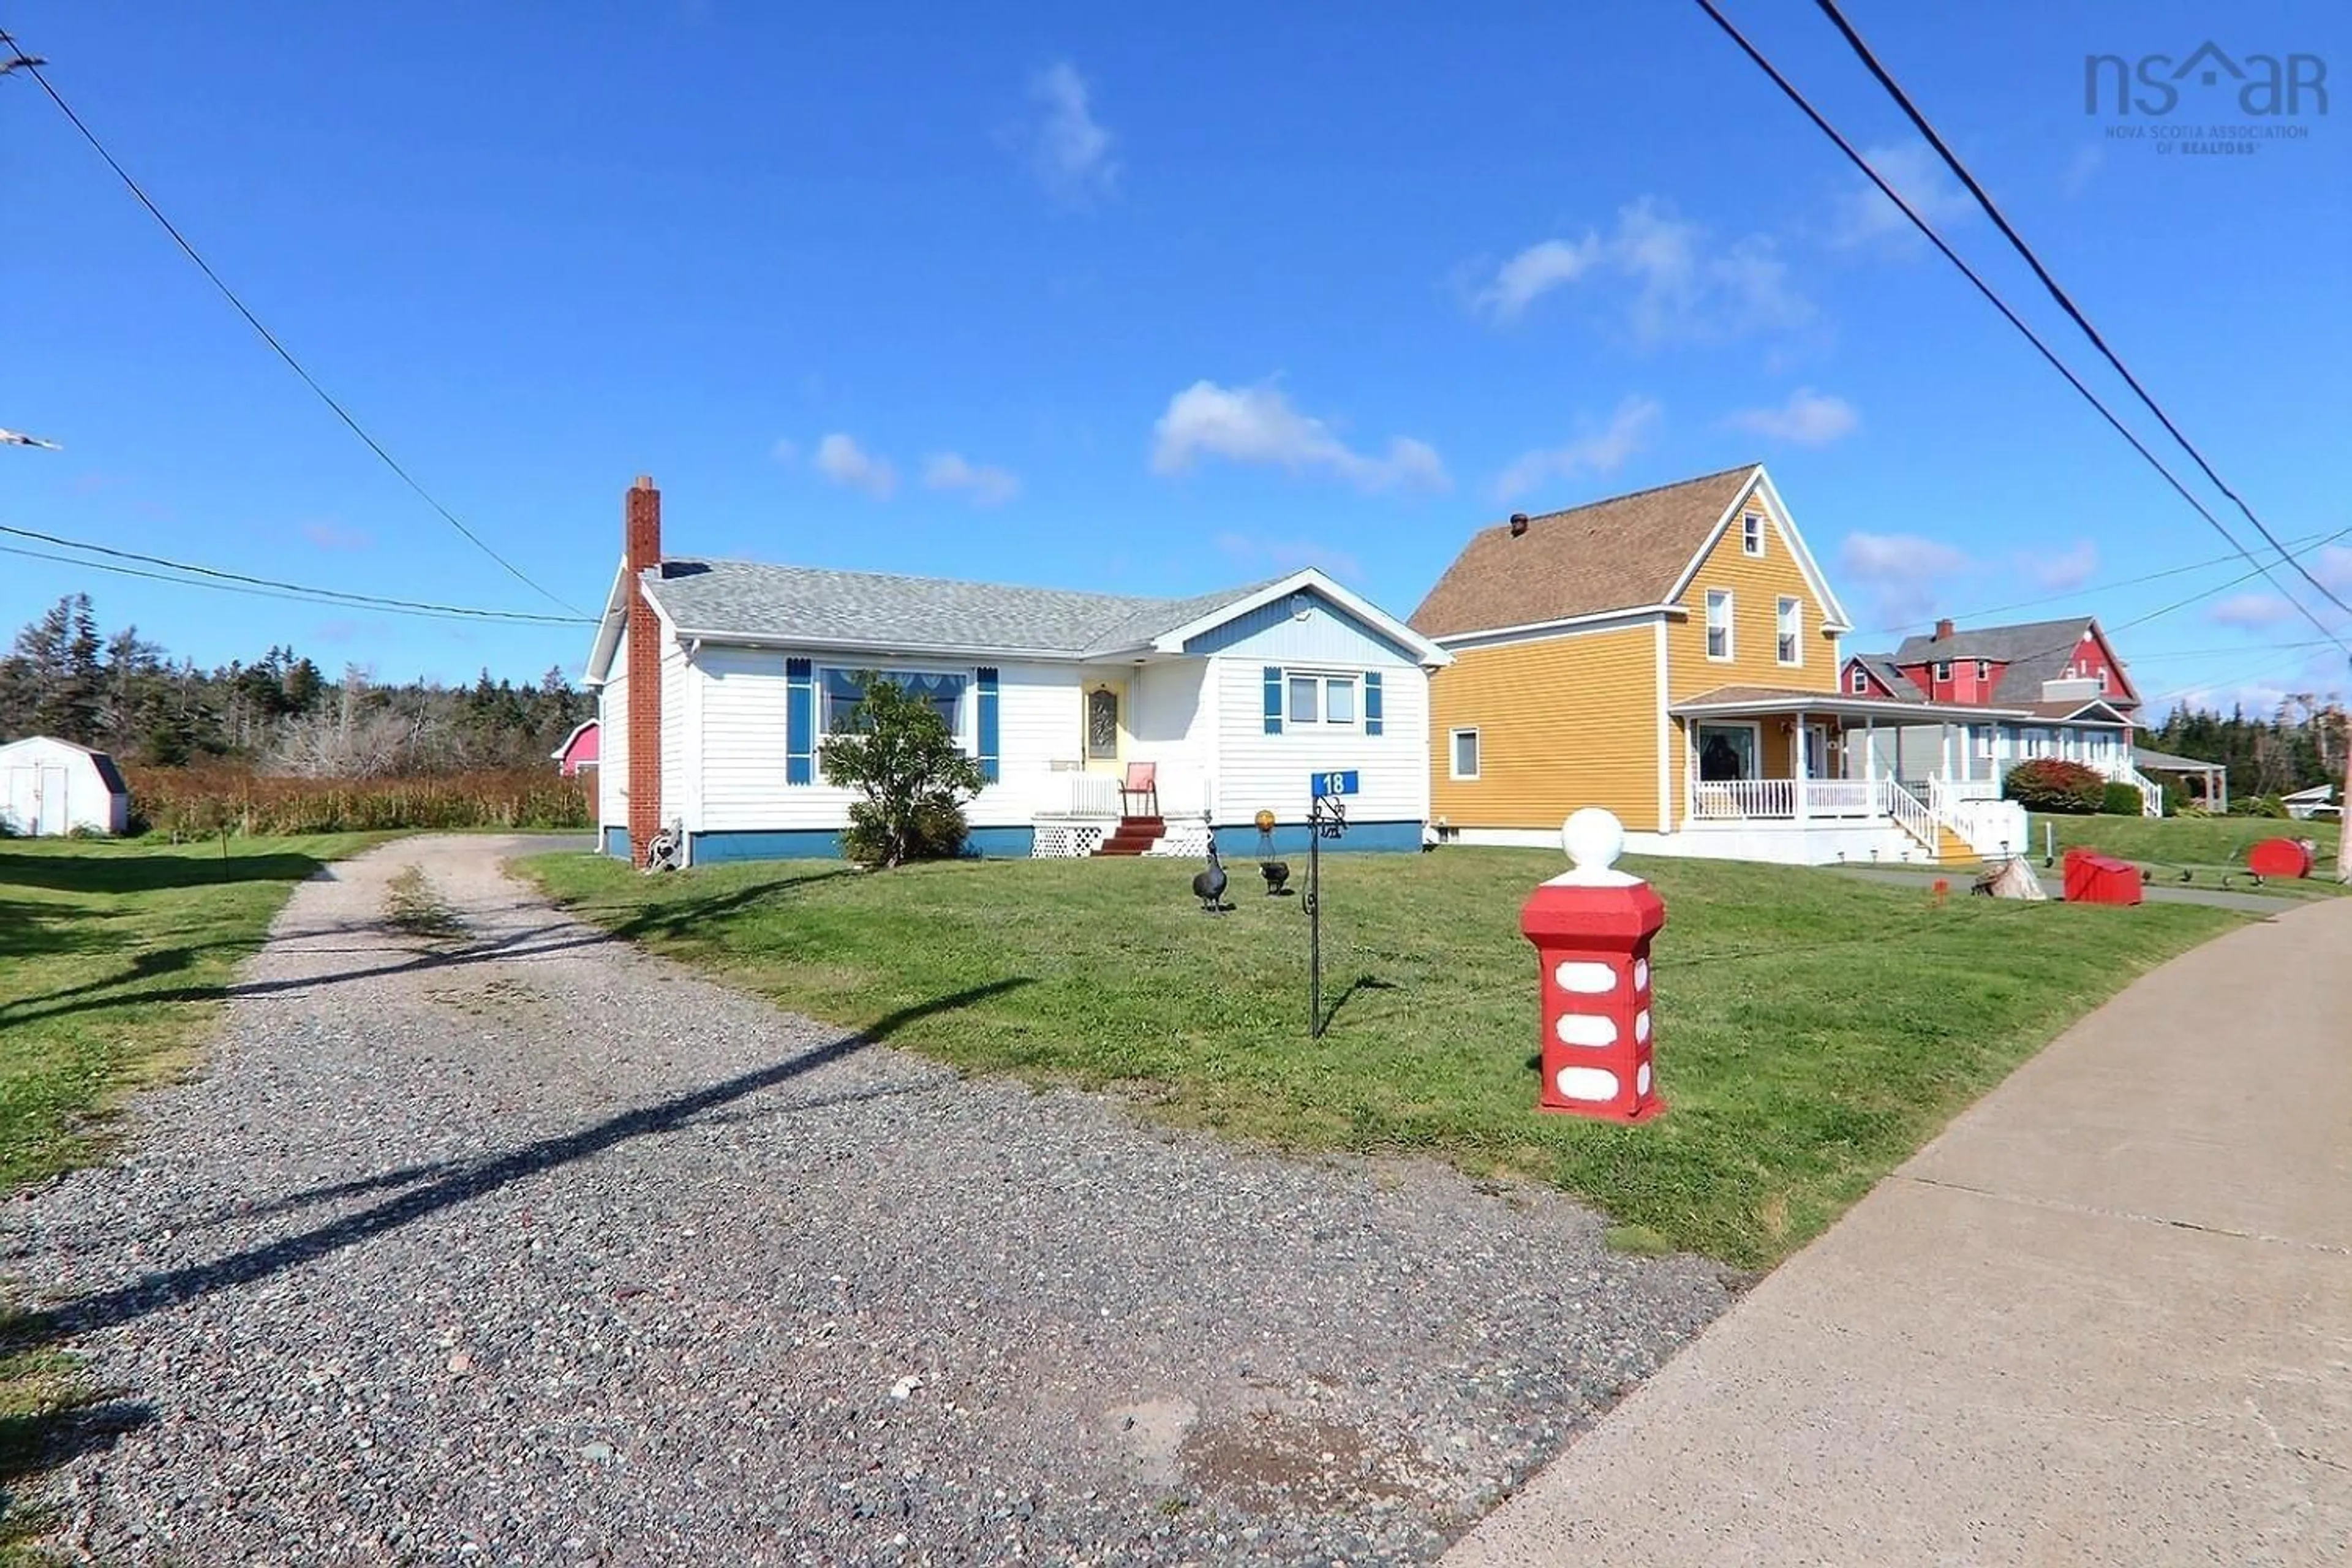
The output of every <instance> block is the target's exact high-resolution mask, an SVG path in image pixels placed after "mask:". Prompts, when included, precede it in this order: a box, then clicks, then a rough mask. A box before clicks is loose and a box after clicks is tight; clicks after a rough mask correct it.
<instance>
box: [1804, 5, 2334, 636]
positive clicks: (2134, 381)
mask: <svg viewBox="0 0 2352 1568" xmlns="http://www.w3.org/2000/svg"><path fill="white" fill-rule="evenodd" d="M1813 3H1814V4H1815V5H1817V6H1819V7H1820V8H1821V11H1822V15H1824V16H1827V17H1829V19H1830V21H1831V23H1832V25H1833V26H1835V27H1836V28H1837V30H1838V32H1839V33H1840V34H1841V35H1842V36H1843V37H1844V39H1845V41H1846V46H1847V47H1849V48H1851V49H1853V52H1854V53H1855V55H1857V56H1858V57H1860V58H1861V60H1862V63H1863V65H1864V68H1867V69H1868V70H1869V72H1870V74H1871V75H1872V76H1873V77H1874V78H1876V79H1877V81H1878V85H1879V86H1881V87H1883V88H1885V89H1886V93H1887V96H1888V97H1890V98H1892V99H1894V100H1895V105H1896V107H1898V108H1900V109H1901V110H1903V113H1904V115H1905V117H1906V118H1907V119H1908V120H1909V121H1911V123H1912V124H1913V125H1914V126H1916V127H1917V128H1918V132H1919V134H1920V135H1922V136H1924V137H1926V138H1927V144H1928V145H1929V146H1930V147H1933V148H1934V149H1935V150H1936V155H1937V157H1939V158H1941V159H1943V161H1944V163H1945V165H1946V166H1947V167H1948V168H1949V169H1950V170H1951V171H1952V173H1953V174H1957V175H1958V176H1959V181H1960V184H1963V185H1966V186H1967V187H1968V189H1969V195H1971V196H1973V197H1975V198H1976V203H1977V205H1979V206H1980V207H1982V208H1983V209H1984V212H1985V216H1987V217H1989V218H1990V219H1992V221H1993V226H1994V227H1996V228H1998V229H2000V232H2001V237H2003V238H2004V239H2006V240H2008V241H2009V243H2010V247H2011V248H2012V249H2014V250H2015V251H2016V252H2017V254H2018V255H2019V256H2021V257H2022V258H2024V260H2025V264H2026V265H2027V266H2028V267H2031V268H2033V275H2034V276H2035V277H2036V278H2039V279H2042V287H2043V288H2044V289H2048V290H2049V291H2050V297H2051V298H2052V299H2053V300H2056V301H2057V302H2058V308H2059V309H2060V310H2063V311H2065V312H2066V315H2067V318H2068V319H2069V320H2070V321H2073V322H2074V324H2075V325H2076V326H2078V327H2080V328H2082V329H2083V335H2084V337H2086V338H2088V339H2090V340H2091V346H2092V347H2093V348H2095V349H2097V350H2098V351H2099V353H2100V356H2101V357H2102V358H2104V359H2105V361H2106V362H2107V363H2109V364H2111V365H2113V366H2114V367H2115V371H2116V374H2117V375H2120V376H2122V377H2123V378H2124V384H2125V385H2126V386H2128V387H2130V388H2131V389H2132V391H2133V392H2134V393H2135V394H2136V395H2137V396H2138V398H2139V400H2140V402H2141V403H2143V404H2145V405H2147V411H2148V412H2149V413H2150V414H2153V415H2155V416H2156V418H2157V423H2158V424H2160V425H2162V426H2164V428H2165V432H2166V434H2168V435H2169V436H2170V437H2172V438H2173V440H2175V441H2176V442H2178V443H2179V446H2180V449H2181V450H2182V451H2184V452H2186V453H2188V454H2189V458H2191V460H2193V461H2194V462H2195V463H2196V465H2197V467H2198V468H2200V469H2201V470H2202V471H2203V472H2204V475H2205V477H2206V479H2209V480H2210V481H2211V482H2212V485H2213V488H2214V489H2218V490H2220V491H2221V493H2222V494H2223V495H2225V496H2228V497H2229V498H2230V500H2231V502H2232V503H2234V504H2235V505H2236V507H2237V509H2238V510H2240V511H2242V512H2243V513H2244V514H2245V518H2246V521H2248V522H2251V523H2252V524H2253V525H2254V531H2256V532H2258V533H2260V534H2261V535H2262V536H2263V539H2264V540H2266V541H2268V542H2269V543H2270V545H2271V547H2272V548H2273V549H2274V550H2276V551H2277V552H2279V553H2280V554H2281V555H2284V556H2285V557H2286V561H2287V563H2288V564H2289V565H2291V566H2293V567H2294V569H2295V572H2296V573H2297V574H2299V575H2300V576H2301V577H2302V578H2303V580H2304V581H2305V582H2306V583H2308V584H2311V585H2312V587H2313V588H2315V590H2317V591H2318V593H2319V595H2320V596H2321V597H2322V598H2325V599H2326V601H2327V602H2328V603H2329V604H2331V605H2335V606H2336V608H2337V609H2339V610H2342V611H2343V612H2344V613H2345V614H2346V615H2347V616H2352V604H2347V603H2346V602H2345V601H2344V600H2343V599H2342V598H2340V597H2338V596H2337V595H2336V591H2335V590H2334V589H2332V588H2330V587H2329V586H2328V585H2327V584H2325V583H2323V582H2321V581H2320V580H2319V579H2318V578H2317V577H2315V576H2314V575H2313V574H2312V572H2311V569H2310V568H2309V567H2307V566H2305V564H2304V563H2302V562H2301V561H2299V560H2297V559H2295V557H2294V555H2293V554H2292V553H2290V552H2288V550H2287V548H2286V546H2285V545H2284V544H2281V543H2280V542H2279V540H2278V535H2276V534H2275V533H2273V532H2272V531H2270V525H2269V524H2268V523H2265V522H2264V521H2263V520H2262V519H2261V518H2259V517H2257V516H2255V515H2254V509H2253V508H2252V507H2251V506H2248V505H2247V504H2246V498H2245V497H2243V496H2242V495H2240V494H2239V493H2238V492H2237V491H2236V490H2234V489H2231V487H2230V483H2229V481H2228V480H2227V479H2223V478H2222V477H2221V475H2220V474H2218V473H2216V472H2215V471H2214V469H2213V465H2212V464H2210V463H2209V462H2207V461H2206V460H2205V454H2204V453H2202V452H2200V451H2199V450H2198V449H2197V444H2196V443H2195V442H2193V441H2191V440H2190V439H2189V437H2187V436H2186V435H2184V434H2183V433H2182V432H2181V429H2180V426H2178V425H2176V424H2174V423H2173V420H2172V416H2170V415H2169V414H2167V413H2166V412H2165V411H2164V406H2163V405H2161V404H2159V403H2158V402H2157V400H2156V398H2155V396H2154V395H2153V394H2151V393H2150V392H2149V391H2148V390H2147V387H2145V386H2143V385H2142V384H2140V379H2139V377H2137V376H2136V375H2134V374H2132V373H2131V367H2130V366H2129V365H2127V364H2126V363H2124V362H2123V357H2122V356H2121V355H2119V354H2117V353H2116V351H2115V350H2114V349H2112V348H2110V347H2108V346H2107V340H2106V339H2105V338H2104V337H2102V336H2100V335H2099V329H2098V328H2096V327H2095V326H2093V325H2091V319H2090V318H2089V317H2088V316H2086V315H2084V313H2083V310H2082V308H2081V307H2080V306H2078V305H2076V304H2075V303H2074V300H2073V298H2072V297H2071V296H2069V295H2068V294H2067V292H2066V290H2065V289H2063V288H2061V287H2059V284H2058V279H2055V278H2053V277H2052V276H2051V275H2050V269H2049V268H2047V267H2044V266H2043V265H2042V258H2040V257H2039V256H2037V255H2035V254H2034V252H2033V247H2032V246H2030V245H2028V244H2026V243H2025V237H2023V236H2022V235H2021V234H2019V233H2018V232H2017V230H2016V228H2015V227H2014V226H2012V225H2011V223H2010V221H2009V219H2008V218H2007V217H2006V216H2003V215H2002V213H2001V210H2000V207H1999V206H1997V205H1994V203H1993V199H1992V196H1991V195H1990V193H1988V192H1987V191H1986V190H1985V188H1984V186H1983V185H1981V184H1978V183H1977V177H1976V176H1975V175H1974V174H1970V173H1969V166H1968V165H1967V164H1966V163H1961V162H1960V158H1959V154H1958V153H1955V152H1953V151H1952V149H1951V147H1950V146H1949V145H1948V143H1947V142H1945V141H1944V139H1943V137H1942V136H1941V135H1939V134H1937V131H1936V127H1935V126H1934V125H1933V124H1932V123H1930V122H1929V121H1928V119H1927V115H1925V114H1924V113H1922V112H1920V110H1919V106H1918V105H1917V104H1916V103H1913V102H1912V101H1911V95H1910V94H1908V93H1906V92H1905V91H1904V90H1903V86H1902V84H1901V83H1900V82H1898V81H1896V80H1895V78H1894V76H1893V74H1892V73H1890V72H1889V71H1888V70H1887V68H1885V66H1883V65H1881V64H1880V63H1879V60H1878V57H1877V56H1876V55H1875V54H1874V53H1872V52H1871V47H1870V46H1869V45H1868V44H1867V43H1865V42H1864V41H1863V37H1862V35H1861V34H1860V33H1858V32H1856V31H1855V30H1854V26H1853V23H1851V22H1849V21H1847V20H1846V17H1845V13H1844V12H1843V11H1841V10H1839V9H1838V5H1837V0H1813ZM2282 592H2284V590H2282ZM2346 652H2347V654H2352V648H2347V650H2346Z"/></svg>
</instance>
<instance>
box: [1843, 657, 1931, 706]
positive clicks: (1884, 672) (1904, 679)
mask: <svg viewBox="0 0 2352 1568" xmlns="http://www.w3.org/2000/svg"><path fill="white" fill-rule="evenodd" d="M1849 657H1851V658H1854V659H1857V660H1859V661H1860V662H1861V663H1862V665H1863V667H1864V668H1866V669H1868V670H1869V671H1870V673H1871V674H1872V675H1874V676H1875V677H1876V678H1877V679H1879V681H1880V682H1881V683H1883V684H1884V685H1885V688H1886V689H1887V690H1888V691H1890V692H1892V693H1894V695H1895V701H1897V702H1925V701H1927V693H1926V692H1924V691H1922V690H1920V689H1918V687H1916V686H1915V685H1913V684H1912V682H1911V678H1910V677H1909V676H1907V675H1906V674H1904V673H1903V671H1902V669H1901V668H1899V667H1898V666H1897V665H1896V664H1895V656H1894V655H1893V654H1891V653H1857V654H1853V655H1851V656H1849Z"/></svg>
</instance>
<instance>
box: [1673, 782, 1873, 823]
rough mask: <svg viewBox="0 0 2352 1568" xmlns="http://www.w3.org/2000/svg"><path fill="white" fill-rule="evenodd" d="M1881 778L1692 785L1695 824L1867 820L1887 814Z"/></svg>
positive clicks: (1691, 793)
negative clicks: (1809, 819)
mask: <svg viewBox="0 0 2352 1568" xmlns="http://www.w3.org/2000/svg"><path fill="white" fill-rule="evenodd" d="M1888 784H1889V781H1888V780H1885V779H1875V780H1873V779H1730V780H1722V781H1717V782H1715V783H1699V784H1692V785H1691V786H1690V803H1689V804H1690V816H1691V818H1692V820H1693V821H1696V822H1793V821H1796V820H1799V819H1801V818H1813V817H1820V818H1822V819H1824V820H1832V821H1849V822H1851V821H1856V820H1867V819H1870V818H1873V817H1883V816H1886V815H1887V811H1888V807H1887V805H1886V802H1885V790H1886V788H1887V786H1888Z"/></svg>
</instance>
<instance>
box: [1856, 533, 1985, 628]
mask: <svg viewBox="0 0 2352 1568" xmlns="http://www.w3.org/2000/svg"><path fill="white" fill-rule="evenodd" d="M1838 562H1839V564H1840V565H1841V566H1842V567H1843V569H1844V571H1845V574H1846V575H1847V576H1848V577H1849V578H1852V579H1853V581H1855V582H1857V583H1860V584H1863V585H1864V586H1865V587H1866V588H1868V589H1869V590H1870V591H1871V592H1872V594H1873V595H1874V596H1875V598H1876V602H1877V605H1878V611H1879V614H1880V615H1881V616H1884V617H1885V619H1886V620H1887V621H1888V622H1890V623H1895V624H1900V623H1903V622H1906V621H1916V620H1918V619H1921V618H1922V617H1923V616H1926V615H1927V612H1928V611H1930V610H1932V609H1933V608H1934V607H1935V605H1936V599H1937V593H1938V592H1939V591H1940V589H1941V588H1942V586H1943V583H1944V580H1945V579H1947V578H1948V577H1951V576H1954V575H1956V574H1958V573H1961V572H1964V571H1966V570H1967V569H1968V566H1969V558H1968V556H1967V555H1966V554H1964V553H1963V552H1960V551H1959V550H1958V549H1956V548H1955V547H1953V546H1951V545H1949V544H1946V543H1945V542H1942V541H1941V540H1937V539H1922V538H1920V537H1919V536H1918V535H1917V534H1913V533H1850V534H1848V535H1846V540H1845V545H1844V548H1843V550H1842V551H1841V552H1839V557H1838Z"/></svg>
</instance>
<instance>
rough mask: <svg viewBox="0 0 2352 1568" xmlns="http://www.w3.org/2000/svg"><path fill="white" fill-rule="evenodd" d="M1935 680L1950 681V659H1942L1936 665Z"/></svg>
mask: <svg viewBox="0 0 2352 1568" xmlns="http://www.w3.org/2000/svg"><path fill="white" fill-rule="evenodd" d="M1936 679H1938V680H1949V679H1952V661H1951V660H1950V659H1948V658H1947V659H1942V660H1939V661H1938V662H1937V665H1936Z"/></svg>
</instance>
